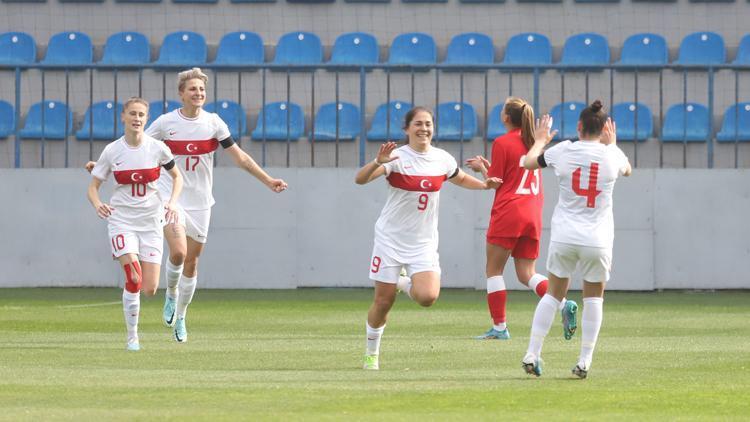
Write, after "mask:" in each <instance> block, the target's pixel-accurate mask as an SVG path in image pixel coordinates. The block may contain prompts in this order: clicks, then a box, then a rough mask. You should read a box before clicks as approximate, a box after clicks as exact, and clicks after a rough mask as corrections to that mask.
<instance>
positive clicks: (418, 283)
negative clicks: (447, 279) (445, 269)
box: [409, 271, 440, 308]
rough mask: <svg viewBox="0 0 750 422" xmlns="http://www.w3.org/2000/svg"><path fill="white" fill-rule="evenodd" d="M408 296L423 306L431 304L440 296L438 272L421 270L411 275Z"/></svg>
mask: <svg viewBox="0 0 750 422" xmlns="http://www.w3.org/2000/svg"><path fill="white" fill-rule="evenodd" d="M411 284H412V286H411V291H410V292H409V297H411V298H412V299H413V300H414V301H415V302H417V303H418V304H420V305H421V306H424V307H425V308H427V307H430V306H432V305H433V304H434V303H435V302H436V301H437V299H438V296H440V274H439V273H436V272H434V271H422V272H419V273H414V274H412V275H411Z"/></svg>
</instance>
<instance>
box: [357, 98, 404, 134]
mask: <svg viewBox="0 0 750 422" xmlns="http://www.w3.org/2000/svg"><path fill="white" fill-rule="evenodd" d="M411 108H412V105H411V103H407V102H406V101H391V102H390V103H387V104H381V105H379V106H378V108H376V109H375V115H374V116H372V126H371V127H370V131H369V132H367V140H368V141H373V142H387V141H394V140H397V139H403V138H404V130H403V129H402V127H403V126H404V116H406V113H407V112H408V111H409V110H411Z"/></svg>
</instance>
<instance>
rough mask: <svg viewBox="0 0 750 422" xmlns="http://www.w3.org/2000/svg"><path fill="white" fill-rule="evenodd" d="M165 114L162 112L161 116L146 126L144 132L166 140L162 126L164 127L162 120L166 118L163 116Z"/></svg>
mask: <svg viewBox="0 0 750 422" xmlns="http://www.w3.org/2000/svg"><path fill="white" fill-rule="evenodd" d="M163 116H165V115H164V114H162V115H161V116H159V117H157V118H156V120H154V121H153V122H152V123H151V124H150V125H149V126H148V127H147V128H146V130H145V132H144V133H145V134H146V135H148V136H150V137H152V138H154V139H156V140H159V141H163V140H164V136H163V135H162V130H161V128H162V122H163V121H164V119H163V118H162V117H163Z"/></svg>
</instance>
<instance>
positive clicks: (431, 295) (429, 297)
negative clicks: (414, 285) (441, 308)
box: [414, 292, 439, 308]
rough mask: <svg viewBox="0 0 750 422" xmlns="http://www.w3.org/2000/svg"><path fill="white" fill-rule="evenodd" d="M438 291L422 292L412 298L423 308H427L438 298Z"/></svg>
mask: <svg viewBox="0 0 750 422" xmlns="http://www.w3.org/2000/svg"><path fill="white" fill-rule="evenodd" d="M438 296H439V293H437V292H427V293H423V294H421V295H419V296H417V297H415V298H414V300H415V301H416V302H417V303H418V304H419V305H420V306H423V307H425V308H429V307H430V306H432V305H434V304H435V302H437V300H438Z"/></svg>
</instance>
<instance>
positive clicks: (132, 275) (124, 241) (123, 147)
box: [88, 98, 182, 351]
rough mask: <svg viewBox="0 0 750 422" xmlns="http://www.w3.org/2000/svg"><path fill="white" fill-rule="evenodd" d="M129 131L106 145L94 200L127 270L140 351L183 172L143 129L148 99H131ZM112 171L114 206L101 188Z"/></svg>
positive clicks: (131, 333) (130, 319) (127, 304)
mask: <svg viewBox="0 0 750 422" xmlns="http://www.w3.org/2000/svg"><path fill="white" fill-rule="evenodd" d="M121 117H122V121H123V124H124V127H125V135H124V136H123V137H121V138H120V139H117V140H116V141H114V142H112V143H110V144H109V145H107V146H106V147H105V148H104V151H103V152H102V155H101V156H100V157H99V160H98V161H97V163H96V165H95V167H94V168H93V169H92V171H91V174H92V176H93V178H92V180H91V184H90V185H89V189H88V198H89V201H90V202H91V205H93V206H94V209H95V210H96V213H97V215H98V216H99V217H101V218H104V219H107V222H108V229H109V239H110V247H111V249H112V256H113V257H114V258H116V259H118V260H119V262H120V265H122V267H123V270H124V271H125V289H124V290H123V292H122V304H123V312H124V313H125V324H126V327H127V330H128V342H127V349H128V350H133V351H136V350H140V343H139V341H138V315H139V313H140V291H141V289H143V291H144V293H145V294H146V295H147V296H153V295H154V294H156V289H157V288H158V287H159V269H160V267H161V257H162V244H163V231H162V227H163V226H164V222H165V221H170V220H173V219H174V218H176V214H175V212H176V209H177V198H178V196H179V195H180V191H181V190H182V175H181V174H180V172H179V171H177V169H176V168H175V163H174V157H173V155H172V152H171V151H169V148H167V146H166V145H164V143H162V142H159V141H157V140H155V139H153V138H152V137H150V136H148V135H145V134H144V133H143V126H144V125H145V124H146V121H147V120H148V103H147V102H146V101H145V100H142V99H140V98H131V99H129V100H128V101H126V102H125V106H124V107H123V112H122V116H121ZM162 167H164V169H165V170H167V172H168V173H169V176H170V177H171V178H172V182H173V184H174V189H173V190H172V191H171V193H170V195H169V196H168V197H163V196H162V195H161V193H160V192H159V190H158V189H157V187H156V181H157V179H159V175H160V174H161V168H162ZM110 174H112V175H113V176H114V179H115V183H116V185H115V190H114V193H113V194H112V197H111V198H110V201H109V204H105V203H103V202H102V201H101V199H100V198H99V188H100V187H101V185H102V183H103V182H104V181H106V180H107V179H108V178H109V175H110Z"/></svg>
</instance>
